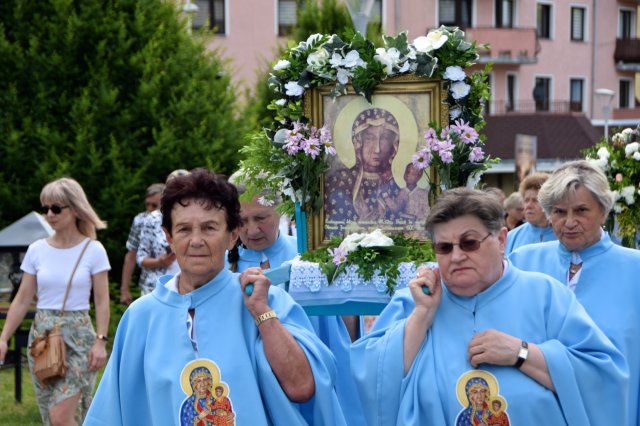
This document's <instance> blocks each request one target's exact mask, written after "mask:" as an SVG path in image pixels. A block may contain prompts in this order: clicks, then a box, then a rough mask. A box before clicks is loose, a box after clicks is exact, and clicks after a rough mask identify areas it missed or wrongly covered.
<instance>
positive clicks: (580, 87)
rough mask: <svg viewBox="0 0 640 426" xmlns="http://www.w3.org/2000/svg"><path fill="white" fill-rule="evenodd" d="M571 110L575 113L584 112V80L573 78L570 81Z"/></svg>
mask: <svg viewBox="0 0 640 426" xmlns="http://www.w3.org/2000/svg"><path fill="white" fill-rule="evenodd" d="M569 86H570V89H569V90H570V91H571V92H570V93H569V109H570V110H571V111H574V112H582V110H583V109H582V107H583V105H584V80H583V79H581V78H572V79H571V80H570V81H569Z"/></svg>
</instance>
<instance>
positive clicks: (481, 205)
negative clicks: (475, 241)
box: [426, 187, 504, 241]
mask: <svg viewBox="0 0 640 426" xmlns="http://www.w3.org/2000/svg"><path fill="white" fill-rule="evenodd" d="M467 215H470V216H475V217H477V218H478V219H479V220H480V221H481V222H482V223H483V224H484V226H485V227H486V228H487V230H488V231H489V232H491V233H496V232H498V231H499V230H500V229H501V228H502V227H503V226H504V217H503V215H504V210H502V204H501V203H500V201H499V200H498V197H494V196H490V197H487V193H486V192H484V191H480V190H478V189H469V188H464V187H460V188H454V189H450V190H448V191H445V192H443V193H442V195H440V197H438V200H437V201H436V203H435V204H434V205H433V207H432V208H431V212H430V213H429V217H427V223H426V229H427V232H428V233H429V236H430V238H431V240H432V241H433V239H434V234H433V231H434V228H435V226H436V225H439V224H442V223H447V222H449V221H451V220H453V219H456V218H459V217H462V216H467Z"/></svg>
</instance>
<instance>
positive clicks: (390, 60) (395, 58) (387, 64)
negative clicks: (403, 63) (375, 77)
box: [373, 47, 400, 75]
mask: <svg viewBox="0 0 640 426" xmlns="http://www.w3.org/2000/svg"><path fill="white" fill-rule="evenodd" d="M373 59H375V60H376V61H378V62H380V63H381V64H382V65H384V70H385V72H386V73H387V75H391V74H392V73H393V67H394V66H395V65H398V62H399V61H400V51H399V50H398V49H396V48H395V47H392V48H391V49H389V50H387V49H385V48H384V47H378V48H377V49H376V54H375V55H374V57H373Z"/></svg>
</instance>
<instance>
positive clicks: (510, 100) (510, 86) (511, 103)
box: [505, 74, 516, 112]
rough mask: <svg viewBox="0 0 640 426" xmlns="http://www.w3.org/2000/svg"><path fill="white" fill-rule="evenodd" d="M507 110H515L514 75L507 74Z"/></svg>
mask: <svg viewBox="0 0 640 426" xmlns="http://www.w3.org/2000/svg"><path fill="white" fill-rule="evenodd" d="M505 109H506V110H507V112H511V111H515V110H516V75H515V74H507V103H506V105H505Z"/></svg>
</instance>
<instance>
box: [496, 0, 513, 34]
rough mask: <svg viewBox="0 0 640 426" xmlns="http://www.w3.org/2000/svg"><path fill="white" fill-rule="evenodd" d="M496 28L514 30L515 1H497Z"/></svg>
mask: <svg viewBox="0 0 640 426" xmlns="http://www.w3.org/2000/svg"><path fill="white" fill-rule="evenodd" d="M496 27H497V28H513V0H496Z"/></svg>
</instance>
